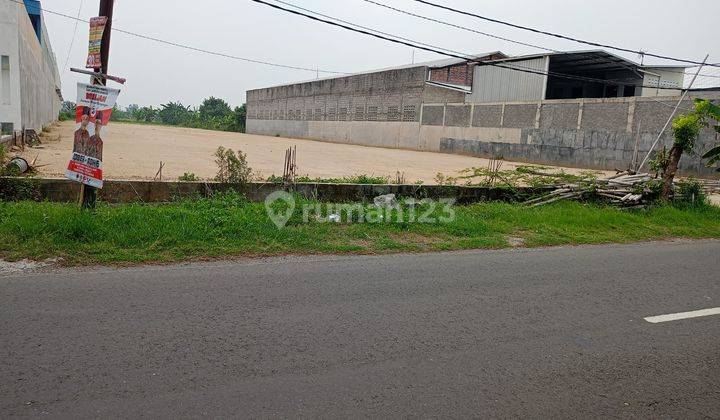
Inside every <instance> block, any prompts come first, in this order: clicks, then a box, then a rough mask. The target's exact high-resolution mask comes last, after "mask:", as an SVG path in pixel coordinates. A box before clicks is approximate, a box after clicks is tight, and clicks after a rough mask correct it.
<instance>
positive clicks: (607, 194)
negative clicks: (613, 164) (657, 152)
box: [524, 171, 652, 208]
mask: <svg viewBox="0 0 720 420" xmlns="http://www.w3.org/2000/svg"><path fill="white" fill-rule="evenodd" d="M651 179H652V177H651V176H650V174H646V173H633V172H630V171H624V172H619V173H617V174H615V175H613V176H610V177H607V178H600V179H595V180H588V181H583V182H577V183H568V184H562V185H557V186H555V190H553V191H552V192H550V193H548V194H545V195H543V196H541V197H538V198H534V199H532V200H528V201H526V202H525V203H524V204H526V205H528V206H530V207H536V206H542V205H545V204H550V203H554V202H556V201H561V200H585V199H588V198H591V197H593V196H595V197H602V198H604V199H607V200H608V201H609V202H610V203H611V204H614V205H617V206H620V207H623V208H639V207H643V206H644V203H645V200H644V198H645V194H647V193H649V192H650V191H649V190H648V189H646V187H645V184H646V183H647V182H648V181H650V180H651Z"/></svg>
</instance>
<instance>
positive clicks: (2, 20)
mask: <svg viewBox="0 0 720 420" xmlns="http://www.w3.org/2000/svg"><path fill="white" fill-rule="evenodd" d="M61 102H62V96H61V94H60V76H59V73H58V67H57V62H56V59H55V54H54V53H53V51H52V47H51V45H50V38H49V36H48V32H47V28H46V27H45V24H44V21H43V17H42V12H41V7H40V2H39V1H35V0H25V4H21V3H17V2H14V1H1V2H0V128H1V129H2V134H10V133H12V132H13V131H20V130H22V129H23V128H25V129H35V130H40V129H42V127H43V126H44V125H46V124H48V123H50V122H52V121H54V120H56V119H57V116H58V112H59V111H60V106H61Z"/></svg>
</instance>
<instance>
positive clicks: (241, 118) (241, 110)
mask: <svg viewBox="0 0 720 420" xmlns="http://www.w3.org/2000/svg"><path fill="white" fill-rule="evenodd" d="M233 117H234V121H233V127H232V131H237V132H238V133H244V132H245V120H246V117H247V110H246V108H245V104H242V106H236V107H235V110H234V111H233Z"/></svg>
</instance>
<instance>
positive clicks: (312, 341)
mask: <svg viewBox="0 0 720 420" xmlns="http://www.w3.org/2000/svg"><path fill="white" fill-rule="evenodd" d="M718 255H720V242H719V241H676V242H660V243H644V244H635V245H611V246H589V247H561V248H545V249H533V250H525V249H516V250H502V251H469V252H457V253H439V254H424V255H420V254H418V255H388V256H359V257H344V256H342V257H305V258H274V259H268V260H254V261H253V260H250V261H238V262H227V263H208V264H189V265H179V266H167V267H141V268H128V269H109V268H95V269H81V270H61V271H53V272H45V273H23V274H13V275H9V276H7V275H6V276H4V277H1V278H0V331H2V340H1V341H0V351H2V353H1V354H2V358H1V359H0V360H1V361H0V378H2V380H1V381H0V418H9V417H48V418H78V417H83V418H86V417H94V418H106V417H130V418H134V417H152V418H155V417H160V418H175V417H181V418H188V417H193V418H194V417H199V416H203V417H229V416H235V417H292V418H294V417H324V418H345V417H400V416H401V417H520V416H522V417H531V418H537V417H560V418H578V417H580V418H582V417H600V416H602V417H623V418H635V417H645V418H648V417H650V418H661V417H675V418H719V417H720V315H717V314H715V315H713V308H718V307H720V278H719V277H720V276H719V274H718ZM696 310H705V312H702V313H694V314H695V315H699V314H702V315H703V316H696V317H693V318H688V317H687V316H692V314H691V315H679V316H674V315H673V316H669V317H663V318H661V319H660V318H649V319H650V320H654V321H655V323H651V322H649V321H647V320H645V318H647V317H653V316H661V315H668V314H676V313H681V312H688V311H696ZM678 318H682V319H678ZM659 319H660V320H665V322H657V321H658V320H659Z"/></svg>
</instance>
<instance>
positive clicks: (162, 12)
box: [43, 0, 720, 106]
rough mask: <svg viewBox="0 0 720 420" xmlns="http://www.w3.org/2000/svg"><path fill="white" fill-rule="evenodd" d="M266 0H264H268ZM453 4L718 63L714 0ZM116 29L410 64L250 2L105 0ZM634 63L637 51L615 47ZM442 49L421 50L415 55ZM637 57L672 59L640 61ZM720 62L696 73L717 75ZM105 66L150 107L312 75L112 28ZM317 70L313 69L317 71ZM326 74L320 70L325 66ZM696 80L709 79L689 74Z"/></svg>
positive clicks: (347, 60)
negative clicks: (112, 8)
mask: <svg viewBox="0 0 720 420" xmlns="http://www.w3.org/2000/svg"><path fill="white" fill-rule="evenodd" d="M269 1H272V0H269ZM285 1H287V2H289V3H294V4H297V5H300V6H302V7H305V8H307V9H311V10H315V11H318V12H321V13H324V14H327V15H331V16H334V17H338V18H341V19H344V20H348V21H351V22H355V23H357V24H360V25H364V26H368V27H372V28H376V29H379V30H383V31H385V32H390V33H393V34H397V35H400V36H404V37H406V38H411V39H414V40H417V41H421V42H425V43H428V44H433V45H438V46H442V47H445V48H449V49H452V50H456V51H462V52H466V53H480V52H487V51H495V50H501V51H503V52H505V53H506V54H509V55H516V54H525V53H535V52H540V51H539V50H535V49H532V48H529V47H523V46H520V45H516V44H511V43H507V42H504V41H500V40H496V39H492V38H488V37H484V36H481V35H476V34H471V33H469V32H465V31H462V30H458V29H452V28H448V27H445V26H441V25H437V24H434V23H430V22H426V21H422V20H418V19H417V18H414V17H411V16H406V15H401V14H398V13H396V12H393V11H390V10H387V9H383V8H380V7H378V6H376V5H373V4H369V3H366V2H364V1H362V0H285ZM378 1H379V2H381V3H385V4H388V5H391V6H394V7H396V8H401V9H405V10H409V11H413V12H415V13H418V14H423V15H428V16H432V17H435V18H437V19H441V20H446V21H450V22H453V23H455V24H459V25H463V26H468V27H472V28H475V29H477V30H480V31H483V32H490V33H493V34H496V35H500V36H503V37H506V38H512V39H516V40H519V41H523V42H528V43H532V44H539V45H543V46H546V47H548V48H553V49H557V50H582V49H592V47H590V46H586V45H582V44H576V43H573V42H565V41H562V40H559V39H555V38H551V37H547V36H542V35H536V34H533V33H530V32H526V31H522V30H517V29H512V28H508V27H504V26H501V25H497V24H492V23H489V22H484V21H480V20H477V19H474V18H471V17H466V16H461V15H457V14H454V13H451V12H444V11H441V10H438V9H435V8H432V7H429V6H425V5H422V4H419V3H416V2H414V1H412V0H378ZM436 2H437V3H443V4H446V5H448V6H452V7H455V8H459V9H463V10H468V11H474V12H476V13H478V14H483V15H486V16H490V17H494V18H497V19H503V20H508V21H511V22H514V23H517V24H521V25H526V26H532V27H537V28H540V29H545V30H548V31H551V32H556V33H562V34H566V35H569V36H574V37H577V38H583V39H588V40H591V41H597V42H601V43H608V44H613V45H619V46H623V47H627V48H631V49H642V50H644V51H649V52H654V53H658V54H663V55H669V56H674V57H680V58H687V59H694V60H698V61H701V60H702V59H703V57H704V56H705V54H707V53H710V60H711V61H713V62H720V43H718V42H717V34H716V30H717V26H716V25H717V21H718V18H720V1H717V0H687V1H685V2H682V3H681V6H679V5H678V3H672V7H671V6H670V4H668V3H669V2H665V1H658V0H634V1H627V0H623V1H621V0H603V1H598V0H596V1H577V0H543V1H538V0H485V1H482V2H481V1H477V0H475V1H472V0H437V1H436ZM98 3H99V2H98V0H83V1H82V4H83V7H82V10H81V13H80V16H81V17H82V18H85V19H88V18H90V17H91V16H95V15H96V14H97V9H98ZM115 3H116V6H115V19H114V25H115V26H116V27H117V28H121V29H125V30H129V31H132V32H138V33H142V34H145V35H149V36H153V37H156V38H162V39H165V40H168V41H173V42H176V43H181V44H187V45H191V46H194V47H197V48H202V49H207V50H213V51H217V52H222V53H226V54H230V55H235V56H242V57H247V58H252V59H257V60H263V61H271V62H276V63H282V64H288V65H296V66H302V67H310V68H321V69H327V70H334V71H341V72H357V71H363V70H370V69H375V68H384V67H390V66H394V65H401V64H407V63H410V61H411V57H412V50H411V49H410V48H409V47H404V46H399V45H394V44H390V43H387V42H386V41H382V40H378V39H374V38H370V37H368V36H365V35H361V34H356V33H352V32H348V31H346V30H344V29H341V28H334V27H331V26H328V25H325V24H321V23H318V22H313V21H310V20H307V19H305V18H302V17H299V16H294V15H290V14H287V13H285V12H282V11H278V10H275V9H272V8H269V7H267V6H264V5H261V4H258V3H254V2H252V1H249V0H204V1H201V2H200V1H197V0H175V1H169V0H160V1H158V0H115ZM80 4H81V0H52V1H50V0H44V1H43V7H45V8H46V9H48V10H52V11H57V12H61V13H65V14H69V15H73V16H75V15H76V14H77V11H78V7H79V6H80ZM45 20H46V23H47V26H48V30H49V32H50V37H51V41H52V44H53V48H54V51H55V54H56V55H57V59H58V66H60V67H62V66H63V64H64V63H65V60H66V57H67V54H68V50H69V48H70V44H71V40H72V38H73V28H74V26H75V23H74V21H73V20H70V19H67V18H64V17H60V16H55V15H52V14H48V13H46V14H45ZM87 38H88V28H87V24H84V23H80V24H79V25H78V28H77V33H76V35H75V42H74V45H73V48H72V51H71V54H70V61H69V64H68V67H71V66H74V67H81V66H82V65H83V64H84V60H85V55H86V51H87ZM620 55H623V56H625V57H626V58H629V59H632V60H635V61H638V60H639V58H638V57H637V56H632V55H628V54H620ZM440 58H444V57H443V56H439V55H436V54H433V53H428V52H424V51H416V52H415V60H416V62H417V61H427V60H434V59H440ZM646 63H653V64H673V63H668V62H661V61H658V60H652V59H646ZM719 70H720V69H718V68H711V69H708V70H707V71H704V73H706V74H713V75H718V76H720V71H719ZM110 73H111V74H114V75H119V76H122V77H125V78H127V79H128V82H127V84H126V85H125V87H124V88H123V92H122V93H121V96H120V99H119V103H120V104H121V105H128V104H131V103H137V104H140V105H159V104H161V103H165V102H168V101H181V102H183V103H184V104H186V105H193V106H196V105H198V104H199V103H200V102H201V101H202V99H203V98H205V97H208V96H211V95H212V96H216V97H221V98H224V99H226V100H227V101H228V102H229V103H230V104H231V105H233V106H234V105H240V104H242V103H243V102H244V101H245V91H246V90H248V89H253V88H259V87H264V86H269V85H276V84H283V83H289V82H294V81H303V80H308V79H313V78H315V73H314V72H307V71H298V70H289V69H280V68H275V67H269V66H265V65H260V64H252V63H246V62H242V61H236V60H230V59H226V58H221V57H216V56H211V55H207V54H203V53H199V52H193V51H188V50H184V49H180V48H177V47H173V46H168V45H163V44H158V43H156V42H153V41H148V40H144V39H139V38H136V37H133V36H130V35H126V34H122V33H117V32H114V33H113V37H112V48H111V60H110ZM61 75H62V82H63V95H64V97H65V98H67V99H70V100H74V98H75V96H76V93H75V83H76V82H78V81H82V82H85V81H86V80H87V77H86V76H80V75H77V74H74V73H71V72H70V71H69V70H68V69H67V68H66V69H61ZM322 76H324V75H322V74H321V77H322ZM325 76H326V75H325ZM699 81H700V86H711V85H718V84H720V79H717V78H715V79H713V78H704V79H700V80H699Z"/></svg>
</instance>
